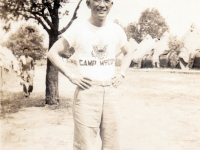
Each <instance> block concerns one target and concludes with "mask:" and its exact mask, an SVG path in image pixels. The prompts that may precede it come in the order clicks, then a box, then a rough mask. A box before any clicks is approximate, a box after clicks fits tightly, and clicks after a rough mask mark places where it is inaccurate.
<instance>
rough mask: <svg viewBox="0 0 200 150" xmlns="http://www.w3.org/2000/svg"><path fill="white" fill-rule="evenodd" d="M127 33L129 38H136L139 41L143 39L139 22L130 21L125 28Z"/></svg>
mask: <svg viewBox="0 0 200 150" xmlns="http://www.w3.org/2000/svg"><path fill="white" fill-rule="evenodd" d="M124 30H125V32H126V35H127V37H128V39H130V38H133V39H135V40H136V41H137V42H138V43H140V42H141V41H142V37H141V34H140V31H139V29H138V24H137V23H136V22H135V23H129V24H128V25H127V26H126V27H125V28H124Z"/></svg>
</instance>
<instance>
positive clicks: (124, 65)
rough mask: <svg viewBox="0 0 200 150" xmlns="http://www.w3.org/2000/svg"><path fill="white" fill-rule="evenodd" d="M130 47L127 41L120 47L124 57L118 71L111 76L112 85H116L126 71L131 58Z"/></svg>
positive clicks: (120, 81) (119, 82)
mask: <svg viewBox="0 0 200 150" xmlns="http://www.w3.org/2000/svg"><path fill="white" fill-rule="evenodd" d="M132 49H133V48H132V47H131V45H130V43H129V42H127V44H126V45H125V46H124V47H122V48H121V50H122V52H123V53H124V57H123V59H122V63H121V67H120V70H119V73H118V74H117V75H116V76H115V77H114V78H113V81H112V82H113V86H114V87H118V86H119V85H120V84H121V83H122V80H123V78H124V77H125V74H126V71H127V70H128V68H129V66H130V63H131V60H132V55H133V51H132Z"/></svg>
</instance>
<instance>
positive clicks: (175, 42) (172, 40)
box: [168, 36, 184, 51]
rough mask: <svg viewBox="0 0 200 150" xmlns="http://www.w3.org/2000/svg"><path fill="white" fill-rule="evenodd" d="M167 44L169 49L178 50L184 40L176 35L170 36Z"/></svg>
mask: <svg viewBox="0 0 200 150" xmlns="http://www.w3.org/2000/svg"><path fill="white" fill-rule="evenodd" d="M168 45H169V48H170V50H172V51H180V50H181V48H183V47H184V42H183V40H179V39H178V38H177V36H170V37H169V41H168Z"/></svg>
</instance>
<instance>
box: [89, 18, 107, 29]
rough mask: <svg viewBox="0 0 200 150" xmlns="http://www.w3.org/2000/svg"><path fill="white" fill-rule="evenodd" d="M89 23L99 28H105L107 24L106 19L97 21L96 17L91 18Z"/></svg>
mask: <svg viewBox="0 0 200 150" xmlns="http://www.w3.org/2000/svg"><path fill="white" fill-rule="evenodd" d="M89 22H90V23H91V24H93V25H94V26H97V27H103V26H104V25H105V24H106V19H95V18H94V17H92V16H91V17H90V18H89Z"/></svg>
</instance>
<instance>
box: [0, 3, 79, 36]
mask: <svg viewBox="0 0 200 150" xmlns="http://www.w3.org/2000/svg"><path fill="white" fill-rule="evenodd" d="M81 1H82V0H80V2H81ZM80 2H79V4H78V6H77V8H76V10H75V12H74V15H73V17H72V19H71V21H70V22H69V24H68V25H67V26H66V27H65V28H63V29H62V30H61V31H58V25H59V19H60V18H62V17H63V16H64V15H68V13H69V12H68V10H65V11H60V8H62V7H64V6H65V5H66V4H67V3H69V0H1V1H0V12H2V13H0V19H2V20H5V21H6V22H8V21H10V20H13V21H17V20H19V19H25V20H28V19H33V20H34V21H36V22H37V23H38V24H41V25H42V26H43V27H44V29H45V30H46V31H47V32H48V33H49V34H50V33H54V34H56V35H59V34H61V33H63V32H64V31H65V30H66V29H67V28H68V27H69V25H70V24H71V23H72V22H73V20H74V19H76V18H77V17H76V12H77V10H78V8H79V5H80ZM8 27H9V26H8V25H6V26H5V27H4V28H5V30H7V29H8Z"/></svg>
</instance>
